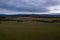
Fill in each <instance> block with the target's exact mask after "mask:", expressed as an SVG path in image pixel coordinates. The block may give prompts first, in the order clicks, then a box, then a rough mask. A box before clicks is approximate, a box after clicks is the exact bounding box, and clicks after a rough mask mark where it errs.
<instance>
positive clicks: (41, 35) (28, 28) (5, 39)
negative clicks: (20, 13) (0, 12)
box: [0, 21, 60, 40]
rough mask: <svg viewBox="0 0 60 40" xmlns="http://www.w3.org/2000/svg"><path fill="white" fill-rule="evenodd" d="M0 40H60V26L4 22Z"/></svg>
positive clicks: (56, 24)
mask: <svg viewBox="0 0 60 40" xmlns="http://www.w3.org/2000/svg"><path fill="white" fill-rule="evenodd" d="M0 40H60V24H59V23H40V22H16V21H14V22H12V21H6V22H2V23H1V24H0Z"/></svg>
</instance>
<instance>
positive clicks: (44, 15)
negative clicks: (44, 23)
mask: <svg viewBox="0 0 60 40" xmlns="http://www.w3.org/2000/svg"><path fill="white" fill-rule="evenodd" d="M0 16H32V17H60V13H58V14H57V13H56V14H14V15H7V14H0Z"/></svg>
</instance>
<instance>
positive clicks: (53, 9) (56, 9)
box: [48, 6, 60, 13]
mask: <svg viewBox="0 0 60 40" xmlns="http://www.w3.org/2000/svg"><path fill="white" fill-rule="evenodd" d="M48 9H49V10H50V12H49V13H60V6H51V7H48Z"/></svg>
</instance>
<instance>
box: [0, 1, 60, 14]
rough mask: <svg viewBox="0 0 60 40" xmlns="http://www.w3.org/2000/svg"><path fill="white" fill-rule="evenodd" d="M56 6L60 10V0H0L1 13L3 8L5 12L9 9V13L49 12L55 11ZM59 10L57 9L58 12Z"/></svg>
mask: <svg viewBox="0 0 60 40" xmlns="http://www.w3.org/2000/svg"><path fill="white" fill-rule="evenodd" d="M55 6H56V7H55ZM58 6H59V7H58ZM51 7H52V8H51ZM55 8H56V9H57V10H58V11H60V9H59V8H60V0H0V13H2V12H1V9H3V13H4V11H5V12H6V11H7V12H8V14H10V12H12V13H13V12H39V13H48V12H51V11H54V10H55ZM5 9H6V10H5ZM51 9H53V10H51ZM57 10H55V11H56V12H58V11H57ZM9 11H10V12H9ZM59 13H60V12H59Z"/></svg>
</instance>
